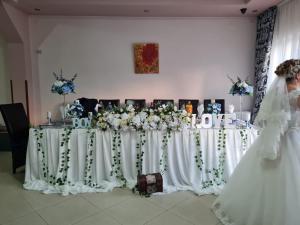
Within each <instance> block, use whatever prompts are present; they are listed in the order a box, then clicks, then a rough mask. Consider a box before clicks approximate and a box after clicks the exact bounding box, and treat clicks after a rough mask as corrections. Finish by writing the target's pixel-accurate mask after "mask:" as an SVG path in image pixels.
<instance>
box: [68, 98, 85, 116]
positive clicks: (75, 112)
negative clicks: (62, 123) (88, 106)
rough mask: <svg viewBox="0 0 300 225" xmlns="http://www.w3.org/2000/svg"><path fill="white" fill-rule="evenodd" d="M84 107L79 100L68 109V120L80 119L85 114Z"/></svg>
mask: <svg viewBox="0 0 300 225" xmlns="http://www.w3.org/2000/svg"><path fill="white" fill-rule="evenodd" d="M83 111H84V109H83V106H82V105H81V104H80V102H79V100H76V101H75V102H74V103H72V104H71V105H70V106H69V107H68V108H67V112H66V113H67V115H66V116H67V117H68V118H80V117H81V116H82V114H83Z"/></svg>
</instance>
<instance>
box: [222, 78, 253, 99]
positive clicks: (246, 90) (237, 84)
mask: <svg viewBox="0 0 300 225" xmlns="http://www.w3.org/2000/svg"><path fill="white" fill-rule="evenodd" d="M228 78H229V79H230V81H231V82H232V84H233V85H232V87H231V89H230V91H229V94H232V95H240V96H244V95H250V96H252V95H253V87H252V86H251V85H250V84H249V82H248V81H247V79H246V80H244V81H242V80H241V78H239V77H237V81H234V80H233V79H232V78H230V77H229V76H228Z"/></svg>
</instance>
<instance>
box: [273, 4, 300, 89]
mask: <svg viewBox="0 0 300 225" xmlns="http://www.w3.org/2000/svg"><path fill="white" fill-rule="evenodd" d="M291 58H298V59H299V58H300V0H290V1H285V2H283V3H282V4H281V5H279V6H278V11H277V18H276V23H275V31H274V35H273V46H272V51H271V59H270V69H269V74H268V83H267V87H268V88H269V87H270V85H271V83H272V81H273V80H274V79H275V77H276V75H275V73H274V71H275V69H276V67H277V66H278V64H280V63H281V62H283V61H284V60H287V59H291Z"/></svg>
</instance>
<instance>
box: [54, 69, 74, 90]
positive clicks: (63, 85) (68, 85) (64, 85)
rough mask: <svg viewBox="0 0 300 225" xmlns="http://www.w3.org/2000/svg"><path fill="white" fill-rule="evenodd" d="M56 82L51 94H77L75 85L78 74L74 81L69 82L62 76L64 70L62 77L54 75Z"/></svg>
mask: <svg viewBox="0 0 300 225" xmlns="http://www.w3.org/2000/svg"><path fill="white" fill-rule="evenodd" d="M53 75H54V77H55V79H56V81H55V82H54V84H53V85H52V88H51V92H52V93H57V94H59V95H67V94H70V93H75V85H74V80H75V79H76V77H77V74H75V75H74V76H73V78H72V79H70V80H67V79H65V78H64V77H63V75H62V70H61V71H60V75H57V74H56V73H53Z"/></svg>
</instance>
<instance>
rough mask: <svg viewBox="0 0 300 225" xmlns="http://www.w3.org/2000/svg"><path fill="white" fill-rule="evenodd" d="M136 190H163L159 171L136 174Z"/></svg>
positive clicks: (151, 191)
mask: <svg viewBox="0 0 300 225" xmlns="http://www.w3.org/2000/svg"><path fill="white" fill-rule="evenodd" d="M137 190H138V191H139V193H140V194H145V195H146V194H152V193H155V192H163V179H162V175H161V174H160V173H152V174H147V175H138V177H137Z"/></svg>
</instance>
